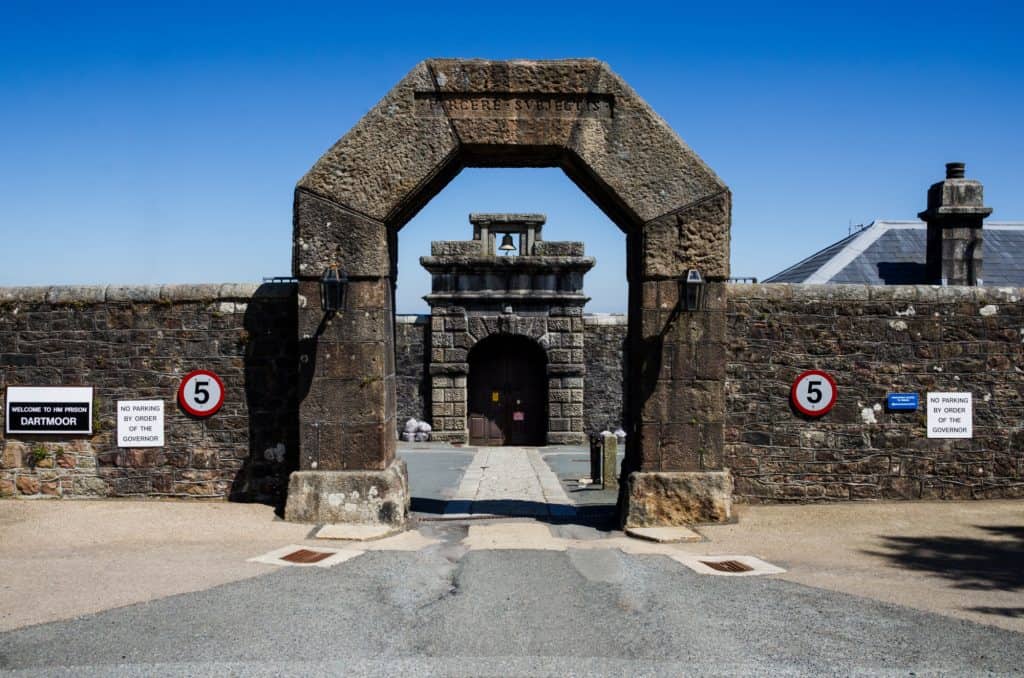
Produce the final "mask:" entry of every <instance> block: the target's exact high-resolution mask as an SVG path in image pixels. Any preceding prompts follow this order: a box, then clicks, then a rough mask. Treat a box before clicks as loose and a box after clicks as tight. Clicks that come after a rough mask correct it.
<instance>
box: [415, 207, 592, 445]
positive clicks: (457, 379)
mask: <svg viewBox="0 0 1024 678" xmlns="http://www.w3.org/2000/svg"><path fill="white" fill-rule="evenodd" d="M546 219H547V218H546V216H545V215H543V214H476V213H474V214H471V215H470V216H469V221H470V223H471V224H472V225H473V239H472V240H447V241H435V242H432V243H431V245H430V256H429V257H421V258H420V263H421V264H422V265H423V267H424V268H426V269H427V270H428V271H429V272H430V274H431V278H432V284H431V292H430V294H428V295H427V296H426V297H424V299H426V301H427V303H428V304H430V312H431V332H430V342H431V343H430V347H431V349H430V379H431V401H432V402H431V413H432V416H433V431H434V434H433V437H434V439H435V440H447V441H450V442H454V443H474V444H498V445H500V444H527V445H537V444H540V445H543V444H582V443H583V442H584V441H585V437H586V436H585V433H584V430H583V388H584V371H585V370H584V361H583V355H584V354H583V351H584V347H583V336H584V335H583V306H584V304H586V303H587V301H589V297H587V296H586V295H585V294H584V293H583V276H584V274H585V273H586V272H587V271H589V270H590V269H591V268H592V267H593V266H594V263H595V262H594V258H593V257H587V256H584V255H583V243H581V242H551V241H545V240H543V238H542V237H541V230H542V227H543V226H544V223H545V221H546ZM516 238H518V243H516V242H515V239H516ZM499 339H500V340H501V341H500V342H499V341H498V340H499ZM516 341H518V342H519V343H518V344H517V343H515V342H516ZM488 351H490V352H492V353H493V352H495V351H496V352H497V353H495V354H492V355H487V356H484V355H483V354H484V353H487V352H488ZM503 353H504V354H506V355H503ZM531 353H533V354H536V358H537V359H536V360H535V361H534V362H535V363H536V365H532V364H531V363H529V361H527V360H526V358H527V357H528V356H527V355H526V354H531ZM514 361H518V362H514ZM477 366H479V367H477ZM473 369H476V370H477V374H471V371H472V370H473ZM503 369H504V370H505V374H504V375H495V374H494V373H495V372H497V371H501V370H503ZM534 371H536V372H537V376H536V377H531V374H532V373H533V372H534ZM487 380H489V381H487ZM475 399H476V400H475ZM506 401H508V402H506Z"/></svg>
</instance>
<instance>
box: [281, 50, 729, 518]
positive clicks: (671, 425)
mask: <svg viewBox="0 0 1024 678" xmlns="http://www.w3.org/2000/svg"><path fill="white" fill-rule="evenodd" d="M466 167H560V168H561V169H562V170H563V171H564V172H565V173H566V175H567V176H568V177H569V178H570V179H571V180H572V181H573V182H574V183H576V185H577V186H579V187H580V189H581V190H582V191H583V192H584V193H585V194H586V195H587V196H588V197H590V198H591V199H592V200H593V201H594V203H595V204H596V205H597V206H598V207H599V208H600V209H601V210H602V211H603V212H604V213H605V214H606V215H607V216H608V218H609V219H611V221H613V222H614V223H615V224H616V225H617V226H618V227H619V228H620V229H621V230H622V231H623V233H625V234H626V269H627V281H628V299H629V316H628V331H627V340H626V341H627V344H628V352H627V361H628V367H627V371H626V382H627V385H626V389H625V408H624V419H625V421H624V428H625V430H626V433H627V436H628V437H627V441H628V442H627V444H626V458H625V461H624V462H623V466H622V477H623V479H626V478H629V479H630V482H629V483H623V485H622V487H623V491H622V494H620V497H619V504H620V510H621V513H622V519H623V522H624V523H625V524H628V525H659V524H677V523H679V522H680V521H683V520H684V516H685V517H686V518H685V520H689V519H690V516H693V515H697V516H699V519H700V520H709V521H710V520H727V519H728V518H729V515H730V513H729V512H730V510H731V509H730V506H731V498H730V493H731V487H732V484H731V483H732V480H731V476H730V475H729V472H728V470H725V469H723V464H724V462H723V458H724V457H723V454H724V448H725V437H724V427H725V377H726V344H727V342H726V327H727V319H726V288H725V280H726V279H727V278H728V276H729V225H730V221H731V219H730V213H731V194H730V192H729V189H728V187H727V186H726V184H725V182H723V181H722V180H721V179H720V178H719V177H718V176H717V175H716V174H715V173H714V172H713V171H712V170H711V168H710V167H708V166H707V165H706V164H704V162H703V161H702V160H701V159H700V158H699V157H698V156H697V155H696V154H695V153H694V152H693V151H692V150H691V149H690V148H689V147H688V146H687V145H686V144H685V143H683V141H682V140H681V139H680V138H679V137H678V136H677V135H676V133H675V132H674V131H673V130H672V128H671V127H669V125H668V124H667V123H666V122H665V121H664V120H662V119H661V118H660V117H658V115H657V114H656V113H655V112H654V111H653V110H652V109H651V108H650V106H648V105H647V103H646V102H644V101H643V100H642V99H641V98H640V97H639V96H638V95H637V94H636V92H634V91H633V90H632V89H631V88H630V87H629V86H628V85H627V84H626V83H625V82H623V81H622V80H621V79H620V78H619V77H618V76H617V75H616V74H615V73H613V72H612V71H611V70H610V69H609V68H608V66H607V65H606V64H604V63H602V62H600V61H597V60H593V59H566V60H559V61H527V60H516V61H484V60H467V59H429V60H427V61H424V62H421V63H420V64H418V65H416V66H415V67H414V68H413V70H412V71H410V72H409V74H408V75H407V76H406V77H405V78H403V79H402V81H401V82H399V83H398V84H397V85H395V86H394V87H393V88H392V89H391V91H390V92H388V94H387V95H385V97H384V98H383V99H382V100H381V101H380V102H379V103H378V104H377V105H376V106H374V107H373V109H372V110H371V111H370V112H369V113H368V114H367V115H366V116H365V117H364V118H363V119H362V120H360V121H359V123H358V124H357V125H356V126H355V127H354V128H353V129H352V130H350V131H349V132H348V133H347V134H346V135H345V136H344V137H343V138H342V139H340V140H339V141H338V142H337V143H336V144H335V145H334V146H332V147H331V148H330V149H329V150H328V151H327V152H326V153H325V154H324V155H323V156H321V157H320V159H319V160H318V161H317V162H316V164H315V165H314V166H313V167H312V168H311V169H310V171H309V172H308V173H307V174H306V175H305V176H304V177H303V178H302V179H301V180H300V181H299V184H298V186H296V191H295V204H294V210H293V226H294V230H293V248H292V254H293V260H292V267H293V268H292V271H293V274H294V276H295V277H296V278H297V280H298V304H299V308H298V311H297V320H298V323H297V324H298V328H297V330H298V332H297V334H298V351H299V366H298V368H299V412H298V417H299V470H297V471H295V472H294V473H293V474H292V475H291V478H290V481H289V489H288V503H287V506H286V508H285V516H286V518H287V519H289V520H294V521H300V522H313V523H332V522H333V523H337V522H386V523H390V524H393V525H401V524H404V523H405V520H406V517H407V510H406V507H407V505H408V483H407V472H406V469H405V466H404V465H403V464H402V463H401V462H400V460H398V459H396V443H397V436H396V434H395V432H396V431H397V405H396V388H395V351H394V334H395V333H394V316H393V313H394V285H395V279H396V276H397V273H398V271H397V263H396V262H397V234H398V231H399V230H400V229H401V228H402V226H404V225H405V224H406V223H408V221H409V220H410V219H411V218H412V217H413V216H415V214H416V213H417V212H418V211H419V210H420V209H421V208H422V207H423V206H424V205H425V204H426V203H427V202H429V201H430V199H431V198H433V197H434V196H435V195H436V194H437V193H438V192H440V191H441V190H442V189H443V188H444V187H445V186H446V185H447V184H448V183H449V182H450V181H451V180H452V179H453V178H454V177H455V176H456V175H457V174H458V173H459V172H460V171H461V170H462V169H463V168H466ZM335 267H338V268H341V269H342V270H343V271H344V272H345V274H346V276H347V280H348V284H347V287H346V292H345V297H344V304H343V308H341V309H339V310H338V311H337V312H336V313H335V312H327V311H326V310H325V308H324V306H323V305H322V299H321V281H322V279H323V277H324V276H325V275H327V273H328V272H329V271H331V270H333V269H334V268H335ZM690 269H696V270H698V271H699V272H700V273H701V276H702V277H703V279H704V280H705V281H706V282H707V285H706V288H705V293H704V295H703V299H704V301H703V303H702V307H701V308H699V309H690V310H686V311H683V310H682V309H681V305H680V303H679V285H680V280H683V279H685V278H684V276H685V275H686V273H687V271H688V270H690ZM433 321H434V322H437V321H439V319H438V318H434V319H433ZM431 350H432V351H436V352H438V353H439V354H440V353H443V354H444V355H445V356H446V360H447V356H448V355H449V354H450V355H451V356H452V359H453V360H458V362H457V363H452V364H450V365H449V366H447V367H444V368H441V367H440V366H437V367H438V368H439V369H440V370H441V371H440V372H438V373H437V374H445V375H449V374H450V375H451V378H452V381H453V383H454V382H456V381H457V380H460V379H461V378H462V375H465V374H466V370H467V369H468V368H467V366H466V364H465V363H463V362H462V361H461V358H462V356H463V355H465V354H466V353H467V351H466V349H465V348H464V347H460V346H451V347H448V346H434V347H432V348H431ZM558 350H559V351H560V352H562V353H564V352H568V353H569V357H570V358H571V357H572V354H573V353H574V352H577V351H580V352H581V351H582V350H583V349H578V348H572V347H570V348H567V349H566V348H560V349H558ZM562 357H564V355H559V356H556V355H555V353H554V351H552V352H551V365H550V366H549V370H551V372H550V374H549V376H553V375H556V374H557V375H558V376H559V377H560V378H563V377H564V379H566V380H573V379H576V375H574V374H573V373H571V372H570V373H568V374H567V373H565V372H563V371H561V370H562V369H563V368H564V367H565V365H566V364H567V363H566V361H564V360H562ZM570 362H575V361H570ZM432 374H434V373H433V372H432ZM552 390H553V389H552ZM695 488H696V489H695ZM342 496H344V497H358V498H359V500H358V501H355V500H353V501H338V498H339V497H342ZM709 497H710V498H709ZM682 506H685V507H687V508H686V510H681V509H680V507H682ZM690 508H693V509H694V511H693V512H690V510H689V509H690Z"/></svg>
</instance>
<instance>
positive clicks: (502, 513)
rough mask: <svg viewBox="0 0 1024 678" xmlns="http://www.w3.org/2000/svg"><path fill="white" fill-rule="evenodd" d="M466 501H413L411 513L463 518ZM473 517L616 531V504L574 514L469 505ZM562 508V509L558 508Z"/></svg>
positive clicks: (494, 503) (495, 503) (522, 505)
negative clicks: (510, 519)
mask: <svg viewBox="0 0 1024 678" xmlns="http://www.w3.org/2000/svg"><path fill="white" fill-rule="evenodd" d="M470 503H471V502H467V501H465V500H451V501H446V500H441V499H430V498H425V497H413V498H412V505H411V507H410V508H411V510H412V512H413V513H414V514H416V517H418V518H419V519H420V520H438V519H442V518H444V515H445V514H446V513H448V514H463V513H465V512H466V511H467V509H468V504H470ZM472 507H473V513H474V514H479V517H480V518H487V517H492V516H499V517H503V518H533V519H534V520H537V521H539V522H542V523H549V524H552V525H586V526H587V527H594V528H597V529H601V530H612V529H616V528H617V522H616V517H617V514H616V511H615V504H593V505H589V506H579V505H577V506H575V507H573V509H574V510H571V511H567V512H561V511H550V510H549V507H548V505H547V504H544V503H542V502H536V501H523V500H519V499H502V500H490V501H476V502H472ZM559 508H564V507H559Z"/></svg>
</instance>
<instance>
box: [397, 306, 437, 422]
mask: <svg viewBox="0 0 1024 678" xmlns="http://www.w3.org/2000/svg"><path fill="white" fill-rule="evenodd" d="M429 342H430V316H427V315H396V316H395V387H396V388H397V395H398V431H399V433H401V432H402V430H403V428H404V427H405V422H406V421H408V420H409V419H418V420H419V421H426V422H429V421H430V382H429V381H428V380H427V365H428V363H429V361H428V358H429V354H428V351H429V350H430V346H429V345H428V344H429Z"/></svg>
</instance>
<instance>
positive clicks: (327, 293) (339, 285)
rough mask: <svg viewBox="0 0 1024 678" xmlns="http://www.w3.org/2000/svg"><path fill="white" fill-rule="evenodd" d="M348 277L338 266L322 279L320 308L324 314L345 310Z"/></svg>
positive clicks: (327, 272)
mask: <svg viewBox="0 0 1024 678" xmlns="http://www.w3.org/2000/svg"><path fill="white" fill-rule="evenodd" d="M347 284H348V276H347V275H345V272H344V271H339V270H338V268H337V267H336V266H332V267H331V268H329V269H327V270H326V271H324V275H323V277H322V278H320V308H321V309H323V311H324V313H337V312H338V311H340V310H341V309H343V308H345V286H346V285H347Z"/></svg>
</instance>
